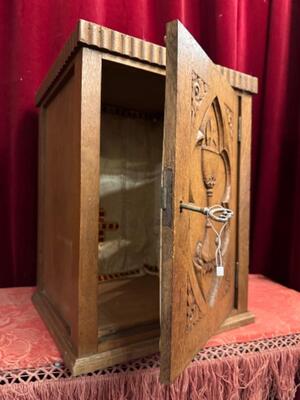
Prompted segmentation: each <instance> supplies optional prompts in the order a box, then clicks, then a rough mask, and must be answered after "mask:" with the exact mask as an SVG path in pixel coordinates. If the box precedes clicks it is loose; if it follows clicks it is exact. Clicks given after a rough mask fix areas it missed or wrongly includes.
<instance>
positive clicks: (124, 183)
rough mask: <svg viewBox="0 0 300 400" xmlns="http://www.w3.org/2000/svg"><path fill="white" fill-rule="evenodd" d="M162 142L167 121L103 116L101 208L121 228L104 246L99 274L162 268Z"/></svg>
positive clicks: (108, 234) (107, 233)
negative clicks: (154, 267) (158, 266)
mask: <svg viewBox="0 0 300 400" xmlns="http://www.w3.org/2000/svg"><path fill="white" fill-rule="evenodd" d="M162 137H163V125H162V121H152V120H146V119H139V118H135V119H133V118H129V117H126V116H121V115H115V114H108V113H103V115H102V121H101V145H100V148H101V150H100V151H101V158H100V159H101V161H100V207H101V208H103V209H104V212H105V221H106V222H107V223H109V222H116V223H118V224H119V229H118V230H116V231H109V230H106V231H105V233H104V242H103V243H99V253H98V254H99V256H98V266H99V273H100V274H109V273H116V272H123V271H128V270H133V269H137V268H142V267H143V265H145V264H146V265H150V266H157V265H158V260H159V227H160V214H159V213H160V185H161V182H160V180H161V161H162Z"/></svg>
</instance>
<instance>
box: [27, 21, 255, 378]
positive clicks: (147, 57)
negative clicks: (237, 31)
mask: <svg viewBox="0 0 300 400" xmlns="http://www.w3.org/2000/svg"><path fill="white" fill-rule="evenodd" d="M256 92H257V79H256V78H254V77H251V76H249V75H245V74H243V73H240V72H236V71H233V70H230V69H227V68H224V67H220V66H217V65H215V64H213V62H212V61H211V60H210V59H209V58H208V56H207V55H206V54H205V53H204V51H203V50H202V49H201V47H200V46H199V44H198V43H197V42H196V41H195V39H194V38H193V37H192V36H191V35H190V34H189V32H188V31H187V30H186V29H185V28H184V27H183V25H182V24H181V23H180V22H178V21H174V22H171V23H169V24H168V25H167V33H166V48H164V47H161V46H158V45H155V44H152V43H148V42H145V41H143V40H140V39H137V38H134V37H130V36H127V35H125V34H122V33H119V32H116V31H113V30H110V29H107V28H104V27H102V26H99V25H96V24H93V23H90V22H87V21H84V20H80V21H79V22H78V24H77V27H76V29H75V31H74V32H73V34H72V35H71V37H70V39H69V41H68V42H67V43H66V45H65V47H64V48H63V50H62V52H61V54H60V56H59V57H58V59H57V61H56V62H55V64H54V65H53V66H52V68H51V70H50V72H49V73H48V75H47V77H46V78H45V80H44V81H43V83H42V85H41V88H40V89H39V91H38V94H37V104H38V106H39V107H40V114H39V115H40V122H39V203H38V221H39V222H38V287H37V291H36V293H35V294H34V296H33V301H34V304H35V305H36V307H37V309H38V310H39V312H40V314H41V316H42V318H43V319H44V321H45V323H46V324H47V327H48V328H49V330H50V331H51V333H52V335H53V336H54V338H55V340H56V342H57V344H58V346H59V348H60V350H61V352H62V356H63V358H64V360H65V363H66V364H67V365H68V366H69V367H70V369H71V370H72V373H73V374H74V375H78V374H81V373H86V372H91V371H93V370H97V369H101V368H104V367H107V366H110V365H113V364H115V363H120V362H125V361H126V360H129V359H132V358H137V357H140V356H144V355H146V354H150V353H153V352H156V351H158V350H160V354H161V381H162V382H171V381H172V380H174V378H175V377H176V376H177V375H178V374H179V373H180V372H181V371H182V370H183V369H184V368H185V367H186V365H187V364H188V363H189V362H190V360H191V359H192V357H193V355H194V354H195V353H196V352H197V350H199V349H200V348H201V346H203V345H204V344H205V343H206V341H207V340H208V338H209V337H210V336H212V335H213V334H214V333H216V332H217V331H219V330H221V329H228V328H233V327H237V326H240V325H243V324H246V323H250V322H252V321H253V320H254V317H253V315H252V314H251V313H250V312H249V311H248V309H247V285H248V283H247V282H248V243H249V189H250V188H249V184H250V147H251V101H252V99H251V96H252V94H253V93H256ZM213 205H220V206H222V207H225V208H227V209H231V210H232V211H233V213H234V215H233V217H232V218H231V219H230V221H229V222H228V223H227V224H225V223H222V222H220V221H218V220H217V221H216V220H214V219H213V218H212V217H209V216H208V215H207V213H208V209H209V210H212V209H211V208H210V207H211V206H213ZM197 207H200V208H201V209H202V213H201V212H195V211H194V209H195V208H196V209H197ZM198 211H199V210H198ZM221 229H222V235H221V240H218V239H217V234H216V232H219V231H220V230H221ZM218 249H219V250H218ZM217 250H218V251H217ZM219 269H220V270H219Z"/></svg>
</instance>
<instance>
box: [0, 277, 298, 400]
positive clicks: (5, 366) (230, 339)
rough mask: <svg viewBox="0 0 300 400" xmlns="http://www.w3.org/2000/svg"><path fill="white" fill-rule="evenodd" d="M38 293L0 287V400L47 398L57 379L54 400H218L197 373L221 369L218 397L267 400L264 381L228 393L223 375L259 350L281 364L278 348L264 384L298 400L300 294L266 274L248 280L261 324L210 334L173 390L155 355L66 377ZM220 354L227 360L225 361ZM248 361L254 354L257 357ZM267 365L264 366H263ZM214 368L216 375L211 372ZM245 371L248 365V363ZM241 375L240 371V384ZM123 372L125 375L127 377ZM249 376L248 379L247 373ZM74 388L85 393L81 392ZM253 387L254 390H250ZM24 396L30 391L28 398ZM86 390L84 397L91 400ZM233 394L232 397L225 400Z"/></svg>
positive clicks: (279, 395) (251, 301)
mask: <svg viewBox="0 0 300 400" xmlns="http://www.w3.org/2000/svg"><path fill="white" fill-rule="evenodd" d="M33 292H34V288H11V289H1V290H0V384H1V383H2V386H0V398H1V394H2V396H4V397H2V398H3V399H19V398H22V399H26V398H28V399H41V398H45V399H48V398H52V397H47V396H48V395H47V396H46V393H48V392H47V390H48V389H47V387H48V386H49V382H50V381H52V382H51V384H52V385H53V386H52V387H51V391H52V392H53V391H55V390H56V389H55V388H56V386H57V392H56V394H55V396H56V397H55V399H65V398H70V399H71V398H72V399H77V398H78V399H89V398H91V399H92V398H93V397H84V396H91V393H92V391H93V390H94V393H98V394H95V396H97V397H95V398H97V399H115V398H116V399H117V398H120V399H129V398H134V399H135V398H143V399H148V398H149V399H150V398H151V399H156V398H172V399H173V398H174V399H175V398H179V399H184V398H186V399H192V398H195V399H196V398H197V399H202V398H203V399H206V400H207V399H208V400H214V398H210V397H209V395H208V394H207V393H211V394H210V395H211V396H215V394H212V393H215V392H213V391H212V390H214V388H213V387H210V388H207V387H206V388H205V390H204V389H203V393H202V394H201V389H200V388H204V386H205V385H204V384H203V382H206V381H205V380H203V379H206V380H207V379H209V378H207V377H206V378H203V377H202V378H201V376H200V375H201V374H204V373H206V374H208V376H209V374H210V373H213V374H214V375H213V376H214V379H216V376H217V375H216V374H218V372H217V369H218V368H221V370H220V371H221V374H222V381H223V384H222V385H221V386H220V389H219V390H222V391H223V393H220V397H218V398H220V399H224V400H227V398H228V399H229V398H232V399H239V398H245V399H248V398H249V399H254V400H256V398H257V399H260V398H262V399H263V398H264V397H262V396H263V393H265V392H264V390H263V391H262V392H261V393H260V392H259V388H258V382H261V379H260V380H257V382H256V384H255V385H254V383H255V382H254V383H253V382H252V383H251V382H250V383H249V382H248V383H247V385H246V386H247V387H245V388H242V386H241V385H242V384H241V382H237V383H236V385H235V387H233V386H234V385H233V383H232V382H231V381H230V379H229V377H227V378H228V379H227V378H226V379H227V380H228V382H231V383H230V385H231V387H230V388H229V387H227V386H226V379H225V378H224V376H223V375H224V374H225V373H226V374H229V373H230V372H228V371H227V370H226V368H227V367H228V368H229V367H230V368H231V369H232V368H234V369H236V368H238V370H239V369H240V368H241V367H242V364H239V365H238V364H237V363H241V362H242V361H241V360H243V363H244V361H245V360H246V361H247V363H248V361H249V360H250V364H251V363H252V364H253V365H255V360H256V358H257V354H258V353H260V354H262V355H263V357H265V359H262V361H261V362H262V363H267V362H269V363H273V364H274V363H275V361H276V360H275V361H274V357H273V358H272V357H271V356H272V351H273V350H274V349H277V350H279V353H278V352H277V353H276V354H277V356H276V357H277V358H278V360H277V361H278V362H277V364H278V365H277V364H276V365H277V367H276V368H277V369H278V371H277V370H276V371H277V372H274V374H273V375H272V374H271V375H272V376H271V377H270V374H269V372H268V371H267V372H266V365H265V364H262V367H261V368H262V369H261V373H262V374H263V373H266V375H265V378H264V379H268V382H266V384H268V385H269V389H270V390H273V391H274V390H275V389H274V388H275V386H276V390H275V392H276V396H277V398H278V399H292V398H293V397H291V396H293V393H294V391H295V386H294V384H293V382H294V375H295V372H296V370H297V368H298V364H297V363H298V362H299V361H298V356H299V360H300V293H298V292H295V291H293V290H291V289H287V288H285V287H283V286H281V285H279V284H276V283H274V282H271V281H270V280H268V279H267V278H265V277H263V276H260V275H252V276H250V281H249V309H250V310H251V311H252V312H253V313H254V314H255V317H256V322H255V323H254V324H251V325H248V326H245V327H242V328H238V329H235V330H232V331H228V332H224V333H222V334H219V335H217V336H215V337H213V338H212V339H211V340H210V341H209V343H208V344H207V346H206V348H205V349H204V350H202V351H201V352H200V353H199V355H198V356H197V357H196V358H195V361H194V362H193V363H191V365H190V367H189V368H187V370H186V371H185V373H184V374H183V375H184V377H181V378H180V379H179V380H178V381H177V382H176V383H175V384H174V385H172V386H171V387H168V388H166V387H164V386H163V385H160V384H159V382H158V375H159V356H158V355H153V356H150V357H147V358H144V359H143V360H138V361H134V362H131V363H128V365H127V366H116V367H114V368H111V369H107V370H105V371H101V372H98V373H95V374H93V375H92V377H91V376H89V377H88V376H85V377H80V378H71V377H70V376H69V372H68V371H67V370H66V369H64V366H63V362H62V359H61V356H60V353H59V351H58V350H57V348H56V346H55V344H54V342H53V340H52V338H51V336H50V334H49V333H48V331H47V329H46V327H45V325H44V324H43V322H42V321H41V319H40V318H39V316H38V314H37V312H36V310H35V308H34V307H33V305H32V303H31V295H32V293H33ZM272 349H273V350H272ZM223 353H224V357H222V354H223ZM243 353H244V354H247V357H248V358H247V357H244V356H243ZM274 354H275V353H274ZM228 355H230V360H231V361H234V362H233V364H230V363H229V361H228V360H229V358H228ZM249 357H250V358H249ZM251 357H253V360H252V359H251ZM255 357H256V358H255ZM268 357H269V358H268ZM270 357H271V358H272V359H271V358H270ZM282 357H283V358H282ZM291 357H292V358H293V360H292V361H291V360H290V358H291ZM223 358H224V362H225V363H227V364H226V365H227V367H226V368H225V367H224V366H225V364H224V362H223ZM231 361H230V362H231ZM289 361H290V363H289ZM217 363H218V364H217ZM223 364H224V365H223ZM248 364H249V363H248ZM248 364H247V365H248ZM250 364H249V365H250ZM252 364H251V365H252ZM273 364H272V365H273ZM243 365H244V364H243ZM245 365H246V364H245ZM259 365H260V364H259ZM263 365H264V366H265V368H263ZM268 365H269V364H268ZM270 365H271V364H270ZM274 365H275V364H274ZM284 365H285V366H286V367H287V366H288V367H289V368H290V369H292V368H294V369H293V370H291V373H290V375H289V377H288V378H286V377H285V380H284V382H282V383H280V382H277V384H276V385H275V384H274V382H270V380H272V379H273V380H276V379H277V380H280V379H281V378H280V376H281V377H283V374H282V373H281V372H280V368H283V367H284ZM207 368H208V369H207ZM214 368H215V371H212V369H214ZM224 368H225V369H224ZM243 368H246V367H245V366H244V367H243ZM255 368H256V367H255ZM257 368H258V367H257ZM269 368H271V367H270V366H268V368H267V370H268V369H269ZM274 368H275V367H274ZM141 371H142V372H141ZM226 371H227V372H226ZM232 371H233V370H232ZM239 371H240V370H239ZM263 371H264V372H263ZM274 371H275V369H274ZM234 373H236V372H232V374H233V375H232V377H234ZM240 373H241V374H243V373H244V372H243V371H240ZM240 373H238V375H239V379H240ZM247 373H249V374H250V375H251V373H253V371H252V372H251V371H250V370H249V371H248V372H247ZM22 374H23V375H22ZM124 374H125V375H126V374H127V375H126V376H124ZM134 374H136V375H134ZM187 374H188V375H187ZM197 374H198V375H197ZM199 374H200V375H199ZM244 375H245V376H246V375H247V374H246V372H245V373H244ZM22 376H23V377H22ZM24 376H25V378H24ZM278 376H279V378H278ZM148 377H151V379H150V378H149V381H148V383H147V382H146V381H147V379H148ZM49 378H50V379H49ZM244 378H245V377H244ZM244 378H243V379H244ZM250 378H251V377H249V379H250ZM260 378H261V377H260ZM122 379H123V380H122ZM139 379H140V380H141V385H139V383H138V382H139ZM220 379H221V378H220ZM239 379H238V380H239ZM245 379H246V378H245ZM93 380H94V381H93ZM121 380H122V382H121ZM250 380H251V379H250ZM252 380H253V379H252ZM92 381H93V382H94V383H93V385H94V389H92V386H91V385H92V383H91V382H92ZM198 381H199V382H198ZM53 382H56V386H54V383H53ZM108 382H109V383H108ZM124 382H125V383H124ZM129 382H131V388H130V389H129V388H128V385H129ZM145 382H146V383H145ZM201 382H202V383H201ZM224 382H225V383H224ZM245 382H246V381H245ZM245 382H244V383H245ZM100 383H101V385H102V386H101V385H100ZM216 384H217V383H216ZM76 385H78V387H81V389H78V388H76ZM99 385H100V386H99ZM118 385H119V386H118ZM120 385H121V386H122V387H121V386H120ZM126 385H127V386H126ZM147 385H148V386H147ZM149 385H150V386H149ZM155 385H156V386H155ZM191 385H192V386H193V390H192V389H191ZM195 385H196V386H197V387H199V390H198V389H197V388H196V389H195V387H196V386H195ZM224 385H225V386H224ZM249 385H250V386H249ZM251 385H254V386H253V387H251ZM280 385H281V386H280ZM288 385H289V386H288ZM125 386H126V387H125ZM134 386H136V390H137V391H136V393H135V392H134V390H135V387H134ZM138 386H139V389H140V388H141V387H142V388H143V391H142V392H141V391H138ZM210 386H213V385H210ZM283 386H285V387H283ZM108 387H109V388H110V389H108ZM249 387H250V389H251V390H250V389H249ZM96 388H97V390H96ZM194 389H195V390H196V391H195V390H194ZM248 389H249V390H250V392H249V390H248ZM24 390H25V392H24ZM241 390H242V391H243V393H244V394H243V396H244V397H239V396H240V393H241ZM146 391H148V393H147V392H146ZM226 391H227V392H226ZM251 391H252V392H253V393H254V394H255V393H256V394H255V396H260V397H253V396H252V395H254V394H253V393H252V394H251ZM150 392H151V393H152V394H151V393H150ZM248 392H249V393H248ZM275 392H274V393H275ZM12 393H13V394H12ZM24 393H25V394H26V393H27V394H26V395H24ZM41 393H44V395H45V396H44V397H43V396H42V395H41ZM53 393H54V392H53ZM67 393H68V394H67ZM75 393H77V395H76V394H75ZM82 393H86V395H84V394H82ZM99 393H101V395H100V394H99ZM116 393H118V396H119V397H115V396H116ZM141 393H143V394H141ZM224 393H225V394H224ZM226 393H227V394H226ZM247 393H248V394H247ZM258 393H260V394H258ZM229 395H230V396H232V397H224V396H229ZM18 396H19V397H18ZM22 396H23V397H22ZM24 396H25V397H24ZM26 396H27V397H26ZM57 396H58V397H57ZM60 396H61V397H60ZM68 396H70V397H68ZM76 396H77V397H76ZM80 396H81V397H80ZM140 396H142V397H140ZM151 396H152V397H151ZM153 396H154V397H153ZM178 396H181V397H178ZM195 396H197V397H195ZM201 396H202V397H201ZM234 396H238V397H234ZM251 396H252V397H251ZM53 398H54V397H53Z"/></svg>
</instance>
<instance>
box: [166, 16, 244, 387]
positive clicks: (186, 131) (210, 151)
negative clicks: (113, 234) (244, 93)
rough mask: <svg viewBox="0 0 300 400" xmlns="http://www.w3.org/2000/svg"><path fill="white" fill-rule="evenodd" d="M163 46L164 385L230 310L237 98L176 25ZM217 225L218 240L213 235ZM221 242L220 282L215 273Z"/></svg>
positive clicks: (235, 222)
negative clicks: (224, 216)
mask: <svg viewBox="0 0 300 400" xmlns="http://www.w3.org/2000/svg"><path fill="white" fill-rule="evenodd" d="M166 47H167V71H166V102H165V126H164V156H163V188H164V201H163V203H164V204H163V206H162V209H163V211H162V234H161V237H162V244H161V248H162V252H161V343H160V350H161V380H162V381H163V382H169V381H173V380H174V378H175V377H176V376H177V375H178V374H180V372H181V371H182V370H183V369H184V368H185V367H186V366H187V364H188V363H189V362H190V361H191V359H192V357H193V356H194V355H195V353H196V352H197V351H198V350H199V349H200V348H201V346H203V345H205V343H206V342H207V340H208V339H209V337H210V336H212V335H213V334H215V333H216V332H217V331H218V329H219V328H220V326H221V324H222V323H223V321H224V320H225V319H226V317H227V316H228V315H229V314H230V312H231V311H232V310H233V308H234V297H235V257H236V254H235V253H236V224H237V218H236V203H237V188H236V182H237V145H238V143H237V142H238V139H237V124H238V100H237V96H236V94H235V92H234V91H233V89H232V88H231V86H230V85H229V84H228V82H227V81H226V80H225V78H224V77H223V76H221V74H220V73H219V71H218V70H217V69H216V67H215V65H214V64H213V62H212V61H211V60H210V59H209V58H208V56H207V55H206V54H205V53H204V51H203V50H202V49H201V47H200V46H199V44H198V43H197V42H196V41H195V39H194V38H193V37H192V36H191V35H190V34H189V32H188V31H187V30H186V29H185V28H184V27H183V25H182V24H181V23H180V22H178V21H174V22H171V23H170V24H168V26H167V44H166ZM181 202H183V203H187V204H189V205H191V206H197V207H206V208H208V207H211V206H213V205H220V206H223V207H226V208H229V209H231V210H232V211H233V212H234V216H233V218H231V220H230V221H229V222H228V223H227V224H226V226H224V224H223V223H221V222H217V221H214V220H212V219H211V218H208V217H207V216H205V215H203V214H201V213H196V212H194V211H192V210H191V209H182V208H181V207H180V204H181ZM222 227H223V233H222V236H221V242H218V240H217V235H216V232H220V230H221V229H222ZM215 231H216V232H215ZM219 244H220V253H221V258H222V264H223V266H224V276H218V274H217V271H216V270H217V268H216V266H217V265H216V250H217V247H218V245H219ZM220 253H219V254H220ZM221 275H222V274H221Z"/></svg>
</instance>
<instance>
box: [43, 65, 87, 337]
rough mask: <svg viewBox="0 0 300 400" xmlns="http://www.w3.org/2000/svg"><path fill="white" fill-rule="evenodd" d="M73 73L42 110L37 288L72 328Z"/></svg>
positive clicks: (75, 228)
mask: <svg viewBox="0 0 300 400" xmlns="http://www.w3.org/2000/svg"><path fill="white" fill-rule="evenodd" d="M75 90H76V85H75V75H74V69H73V68H72V69H71V70H70V71H69V73H68V74H67V75H66V76H65V77H64V78H63V80H62V81H61V82H60V85H59V87H58V88H57V90H56V91H55V92H54V93H52V96H51V98H50V99H48V101H47V102H46V103H45V104H44V105H43V109H42V113H41V117H40V118H41V125H40V143H41V146H40V163H39V165H40V169H41V170H40V179H39V184H40V188H39V256H38V257H39V265H40V266H39V277H40V278H39V289H40V290H42V291H43V294H44V295H45V296H46V297H47V298H48V300H49V301H50V303H51V304H52V306H53V307H54V309H55V311H56V312H57V313H58V315H59V316H60V317H61V318H62V320H63V321H64V322H65V324H66V327H67V330H68V331H69V333H71V329H72V320H73V315H72V305H73V303H74V297H75V296H76V282H75V280H74V271H75V270H76V269H77V268H78V266H77V264H78V246H79V205H80V201H79V199H80V192H79V189H80V184H79V183H80V165H79V163H80V157H79V149H80V137H79V116H76V93H75Z"/></svg>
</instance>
